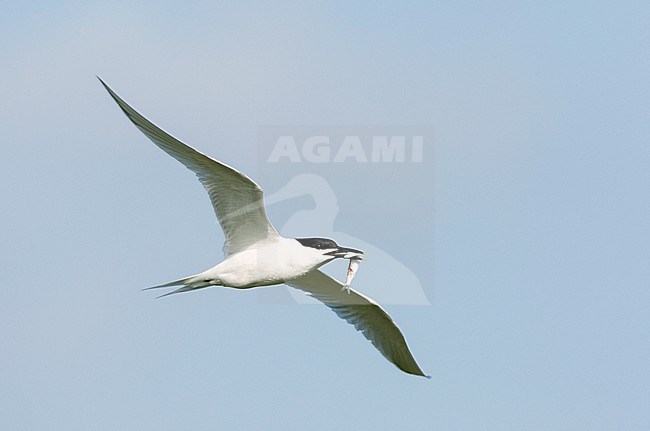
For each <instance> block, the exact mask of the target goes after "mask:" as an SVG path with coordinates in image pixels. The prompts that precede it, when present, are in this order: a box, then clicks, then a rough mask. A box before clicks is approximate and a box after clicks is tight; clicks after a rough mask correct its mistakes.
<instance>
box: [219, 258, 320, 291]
mask: <svg viewBox="0 0 650 431" xmlns="http://www.w3.org/2000/svg"><path fill="white" fill-rule="evenodd" d="M311 269H312V268H309V267H302V266H301V265H300V264H298V263H297V262H295V261H291V260H285V259H283V257H282V256H278V255H277V253H264V252H259V251H254V252H246V251H244V252H242V253H238V254H237V255H233V256H231V257H230V258H228V259H227V260H225V261H224V262H222V263H220V264H219V265H217V266H216V267H215V270H216V272H217V276H218V278H219V280H220V281H221V282H222V283H223V285H224V286H227V287H235V288H238V289H247V288H252V287H257V286H270V285H273V284H281V283H284V281H285V280H288V279H291V278H295V277H299V276H300V275H303V274H305V273H307V272H308V271H309V270H311Z"/></svg>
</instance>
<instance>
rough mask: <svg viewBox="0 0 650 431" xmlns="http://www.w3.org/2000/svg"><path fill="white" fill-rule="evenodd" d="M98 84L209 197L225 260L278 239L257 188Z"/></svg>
mask: <svg viewBox="0 0 650 431" xmlns="http://www.w3.org/2000/svg"><path fill="white" fill-rule="evenodd" d="M99 81H100V82H101V83H102V85H104V88H106V90H107V91H108V93H109V94H110V95H111V97H112V98H113V99H114V100H115V102H117V104H118V105H119V107H120V108H121V109H122V111H124V113H125V114H126V116H127V117H129V119H130V120H131V121H132V122H133V124H135V126H136V127H137V128H138V129H140V131H141V132H142V133H144V134H145V136H146V137H147V138H149V139H151V140H152V141H153V143H154V144H156V145H157V146H158V147H160V148H161V149H162V150H163V151H165V152H166V153H167V154H169V155H170V156H172V157H173V158H175V159H176V160H178V161H179V162H181V163H182V164H184V165H185V167H187V168H188V169H189V170H191V171H193V172H194V173H195V174H196V176H197V177H199V181H201V184H203V187H205V189H206V190H207V192H208V194H209V195H210V200H211V201H212V206H213V207H214V212H215V214H216V215H217V219H218V220H219V224H220V225H221V228H222V229H223V232H224V234H225V236H226V243H225V244H224V252H225V254H226V256H228V255H230V254H233V253H236V252H238V251H241V250H243V249H244V248H246V247H248V246H250V245H252V244H254V243H256V242H258V241H261V240H264V239H267V238H269V237H277V236H279V235H278V232H277V231H276V230H275V228H274V227H273V225H272V224H271V222H270V221H269V219H268V218H267V216H266V211H265V210H264V198H263V192H262V189H261V188H260V186H258V185H257V184H256V183H255V182H254V181H253V180H251V179H250V178H248V177H247V176H246V175H244V174H242V173H241V172H238V171H237V170H236V169H234V168H232V167H230V166H228V165H226V164H224V163H221V162H219V161H217V160H214V159H212V158H210V157H208V156H205V155H203V154H201V153H200V152H198V151H196V150H195V149H193V148H191V147H189V146H187V145H185V144H184V143H182V142H181V141H179V140H178V139H176V138H174V137H173V136H171V135H169V134H167V133H166V132H164V131H163V130H161V129H160V128H159V127H157V126H156V125H155V124H153V123H152V122H150V121H149V120H147V119H146V118H144V117H143V116H142V115H140V114H139V113H138V112H137V111H136V110H135V109H133V108H132V107H130V106H129V105H128V104H127V103H126V102H125V101H124V100H122V99H121V98H120V97H119V96H118V95H117V94H115V92H114V91H113V90H111V89H110V88H109V86H108V85H106V83H104V81H102V80H101V79H99Z"/></svg>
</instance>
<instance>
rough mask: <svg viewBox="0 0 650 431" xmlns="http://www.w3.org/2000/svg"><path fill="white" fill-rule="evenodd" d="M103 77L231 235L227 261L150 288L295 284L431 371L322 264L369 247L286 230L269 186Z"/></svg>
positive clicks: (411, 369)
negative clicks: (268, 204) (171, 130)
mask: <svg viewBox="0 0 650 431" xmlns="http://www.w3.org/2000/svg"><path fill="white" fill-rule="evenodd" d="M100 81H101V79H100ZM101 83H102V84H103V85H104V87H105V88H106V90H107V91H108V92H109V94H110V95H111V97H112V98H113V99H114V100H115V102H117V104H118V105H119V107H120V108H121V109H122V111H123V112H124V113H125V114H126V115H127V117H128V118H129V119H130V120H131V121H132V122H133V123H134V124H135V126H136V127H137V128H138V129H140V131H141V132H142V133H144V134H145V135H146V136H147V137H148V138H149V139H151V141H153V143H154V144H156V145H157V146H158V147H160V148H161V149H162V150H164V151H165V152H167V153H168V154H169V155H171V156H172V157H174V158H175V159H176V160H178V161H179V162H181V163H182V164H184V165H185V166H186V167H187V168H188V169H190V170H191V171H193V172H194V173H195V174H196V175H197V176H198V178H199V181H200V182H201V183H202V184H203V187H204V188H205V189H206V191H207V192H208V195H209V196H210V200H211V201H212V205H213V207H214V210H215V214H216V216H217V219H218V220H219V224H220V225H221V228H222V229H223V231H224V234H225V237H226V241H225V244H224V254H225V259H224V260H223V261H222V262H220V263H219V264H217V265H216V266H214V267H212V268H210V269H208V270H206V271H203V272H201V273H199V274H196V275H192V276H189V277H185V278H182V279H180V280H175V281H172V282H169V283H165V284H162V285H159V286H154V287H152V288H150V289H157V288H163V287H171V286H181V287H180V288H178V289H176V290H174V291H172V292H169V293H167V294H165V295H162V296H167V295H171V294H174V293H181V292H188V291H192V290H196V289H202V288H205V287H210V286H224V287H232V288H236V289H250V288H253V287H260V286H270V285H275V284H282V283H284V284H288V285H289V286H292V287H294V288H296V289H299V290H302V291H304V292H305V293H307V294H308V295H311V296H312V297H314V298H316V299H318V300H319V301H321V302H323V303H324V304H325V305H327V306H328V307H329V308H331V309H332V310H333V311H334V312H335V313H336V314H337V315H338V316H339V317H341V318H342V319H344V320H346V321H347V322H349V323H351V324H353V325H354V326H355V328H356V329H357V330H359V331H361V332H362V333H363V335H364V336H365V337H366V338H367V339H368V340H370V341H371V342H372V343H373V344H374V345H375V347H376V348H377V349H378V350H379V351H380V352H381V353H382V354H383V355H384V356H385V357H386V358H387V359H388V360H389V361H391V362H392V363H394V364H395V365H396V366H397V367H399V368H400V369H401V370H403V371H405V372H407V373H410V374H415V375H419V376H424V375H425V374H424V373H423V372H422V370H421V369H420V367H419V366H418V365H417V363H416V362H415V359H414V358H413V356H412V355H411V352H410V351H409V349H408V346H407V345H406V341H405V340H404V337H403V335H402V333H401V332H400V330H399V328H398V327H397V325H395V323H394V322H393V320H392V319H391V318H390V316H389V315H388V314H387V313H386V312H385V311H384V310H383V309H382V308H381V307H380V306H379V305H378V304H377V303H376V302H375V301H373V300H372V299H370V298H368V297H366V296H364V295H363V294H361V293H359V292H357V291H355V290H354V289H350V288H349V282H348V283H346V285H343V284H342V283H339V282H338V281H336V280H334V279H333V278H331V277H329V276H328V275H325V274H324V273H322V272H321V271H319V270H318V268H320V267H321V266H323V265H324V264H326V263H328V262H331V261H332V260H334V259H350V260H351V262H352V261H353V260H354V261H355V264H354V265H351V268H352V267H353V266H354V267H355V269H354V271H356V264H357V263H358V261H359V260H361V259H362V257H363V252H362V251H360V250H356V249H353V248H346V247H341V246H339V245H338V244H336V243H335V242H334V241H333V240H331V239H326V238H284V237H282V236H281V235H280V234H278V232H277V231H276V229H275V228H274V227H273V225H272V224H271V222H270V221H269V220H268V218H267V216H266V210H265V209H264V200H263V192H262V189H261V188H260V187H259V186H258V185H257V184H256V183H255V182H254V181H253V180H251V179H250V178H248V177H247V176H246V175H244V174H242V173H241V172H239V171H237V170H236V169H234V168H232V167H230V166H228V165H226V164H224V163H221V162H219V161H217V160H214V159H212V158H210V157H207V156H205V155H203V154H201V153H199V152H198V151H196V150H194V149H193V148H191V147H189V146H187V145H185V144H184V143H182V142H181V141H179V140H177V139H176V138H174V137H172V136H170V135H169V134H167V133H165V132H164V131H163V130H162V129H160V128H158V127H157V126H156V125H154V124H153V123H151V122H150V121H149V120H147V119H146V118H144V117H143V116H142V115H140V114H139V113H138V112H137V111H135V110H134V109H133V108H131V107H130V106H129V105H128V104H127V103H126V102H124V100H122V99H121V98H120V97H119V96H118V95H117V94H115V92H113V90H111V89H110V88H109V87H108V86H107V85H106V84H105V83H104V82H103V81H101ZM352 275H353V274H352ZM349 280H351V277H349ZM342 287H343V288H345V289H347V292H343V291H342V290H343V289H341V288H342ZM427 377H428V376H427Z"/></svg>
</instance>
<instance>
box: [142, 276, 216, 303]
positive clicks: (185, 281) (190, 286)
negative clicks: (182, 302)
mask: <svg viewBox="0 0 650 431" xmlns="http://www.w3.org/2000/svg"><path fill="white" fill-rule="evenodd" d="M218 285H220V283H219V281H218V280H208V279H206V278H205V277H204V276H202V274H197V275H191V276H189V277H185V278H181V279H180V280H174V281H170V282H169V283H165V284H160V285H158V286H152V287H147V288H146V289H142V290H151V289H160V288H161V287H171V286H182V287H180V288H178V289H176V290H173V291H171V292H168V293H165V294H164V295H160V296H158V298H162V297H164V296H169V295H173V294H174V293H182V292H189V291H191V290H197V289H203V288H204V287H210V286H218Z"/></svg>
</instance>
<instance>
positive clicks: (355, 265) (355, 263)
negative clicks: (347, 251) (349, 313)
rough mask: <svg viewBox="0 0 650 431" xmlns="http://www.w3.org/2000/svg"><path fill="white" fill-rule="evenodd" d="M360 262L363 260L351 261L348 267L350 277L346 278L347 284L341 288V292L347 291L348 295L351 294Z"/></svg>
mask: <svg viewBox="0 0 650 431" xmlns="http://www.w3.org/2000/svg"><path fill="white" fill-rule="evenodd" d="M359 262H361V259H350V264H349V265H348V275H347V277H345V283H344V284H343V287H342V288H341V292H343V291H344V290H347V291H348V295H349V294H350V284H351V283H352V279H353V278H354V276H355V275H357V270H358V269H359Z"/></svg>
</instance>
